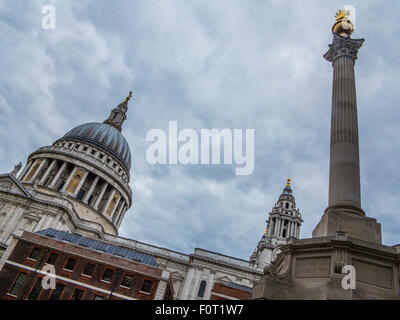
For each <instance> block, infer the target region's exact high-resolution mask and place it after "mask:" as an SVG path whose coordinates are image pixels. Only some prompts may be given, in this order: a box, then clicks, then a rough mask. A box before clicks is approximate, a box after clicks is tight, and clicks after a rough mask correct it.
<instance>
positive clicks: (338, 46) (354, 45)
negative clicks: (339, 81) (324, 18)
mask: <svg viewBox="0 0 400 320" xmlns="http://www.w3.org/2000/svg"><path fill="white" fill-rule="evenodd" d="M363 42H364V39H351V38H350V37H343V36H340V35H337V34H334V35H333V41H332V43H331V44H330V45H329V50H328V52H327V53H325V54H324V58H325V59H326V60H328V61H329V62H332V63H333V62H334V61H335V60H336V59H337V58H339V57H342V56H347V57H349V58H351V59H352V60H353V61H354V62H355V61H356V60H357V53H358V49H360V48H361V46H362V44H363Z"/></svg>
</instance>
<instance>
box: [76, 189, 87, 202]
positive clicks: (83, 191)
mask: <svg viewBox="0 0 400 320" xmlns="http://www.w3.org/2000/svg"><path fill="white" fill-rule="evenodd" d="M85 193H86V190H85V189H81V190H79V192H78V194H77V195H76V198H77V199H78V200H82V198H83V196H84V195H85Z"/></svg>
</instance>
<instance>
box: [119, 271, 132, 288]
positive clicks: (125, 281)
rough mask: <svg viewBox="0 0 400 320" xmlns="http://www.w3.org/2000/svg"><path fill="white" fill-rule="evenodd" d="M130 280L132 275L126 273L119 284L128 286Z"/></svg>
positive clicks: (130, 283) (130, 282)
mask: <svg viewBox="0 0 400 320" xmlns="http://www.w3.org/2000/svg"><path fill="white" fill-rule="evenodd" d="M132 280H133V277H132V276H130V275H128V274H126V275H125V277H124V279H122V282H121V286H122V287H127V288H130V287H131V285H132Z"/></svg>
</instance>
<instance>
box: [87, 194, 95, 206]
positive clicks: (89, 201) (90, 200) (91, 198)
mask: <svg viewBox="0 0 400 320" xmlns="http://www.w3.org/2000/svg"><path fill="white" fill-rule="evenodd" d="M93 197H94V195H93V194H92V195H91V196H90V197H89V199H88V202H87V203H88V204H89V205H90V204H91V203H92V200H93Z"/></svg>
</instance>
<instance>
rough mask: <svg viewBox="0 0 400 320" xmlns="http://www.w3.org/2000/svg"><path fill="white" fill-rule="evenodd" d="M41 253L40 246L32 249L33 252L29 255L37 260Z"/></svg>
mask: <svg viewBox="0 0 400 320" xmlns="http://www.w3.org/2000/svg"><path fill="white" fill-rule="evenodd" d="M39 254H40V249H39V248H33V250H32V251H31V254H30V255H29V259H32V260H37V259H38V257H39Z"/></svg>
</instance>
